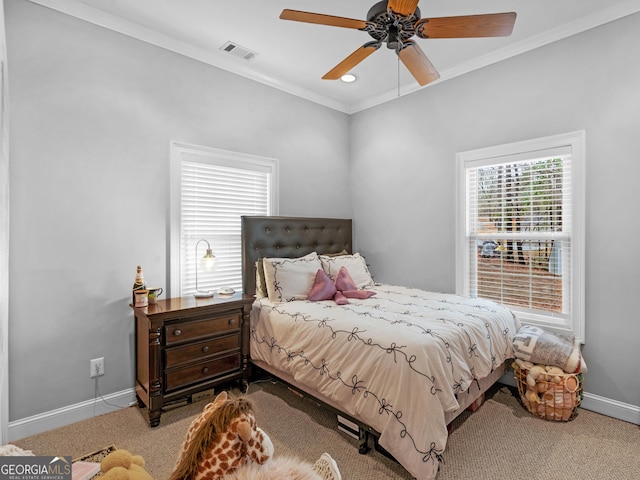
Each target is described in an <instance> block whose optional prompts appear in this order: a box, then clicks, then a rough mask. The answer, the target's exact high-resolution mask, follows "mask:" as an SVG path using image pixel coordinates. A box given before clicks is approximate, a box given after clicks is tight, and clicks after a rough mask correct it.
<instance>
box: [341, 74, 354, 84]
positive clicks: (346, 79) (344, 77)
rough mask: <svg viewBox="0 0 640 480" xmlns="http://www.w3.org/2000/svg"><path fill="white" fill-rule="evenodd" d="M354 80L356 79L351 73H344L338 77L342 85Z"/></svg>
mask: <svg viewBox="0 0 640 480" xmlns="http://www.w3.org/2000/svg"><path fill="white" fill-rule="evenodd" d="M356 78H357V77H356V76H355V75H354V74H353V73H345V74H344V75H342V76H341V77H340V80H342V81H343V82H344V83H351V82H355V81H356Z"/></svg>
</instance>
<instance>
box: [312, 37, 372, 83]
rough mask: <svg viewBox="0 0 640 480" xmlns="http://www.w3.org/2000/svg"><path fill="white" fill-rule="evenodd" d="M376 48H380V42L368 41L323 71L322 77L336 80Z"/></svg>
mask: <svg viewBox="0 0 640 480" xmlns="http://www.w3.org/2000/svg"><path fill="white" fill-rule="evenodd" d="M378 48H380V44H379V43H377V42H370V43H367V44H365V45H363V46H361V47H360V48H359V49H357V50H356V51H355V52H353V53H352V54H351V55H349V56H348V57H347V58H345V59H344V60H343V61H342V62H340V63H339V64H338V65H336V66H335V67H333V68H332V69H331V70H329V71H328V72H327V73H325V74H324V76H323V77H322V79H323V80H338V79H339V78H340V77H342V75H344V74H345V73H347V72H349V71H350V70H351V69H352V68H353V67H355V66H356V65H358V64H359V63H360V62H362V61H363V60H364V59H365V58H367V57H368V56H369V55H371V54H372V53H373V52H375V51H376V50H378Z"/></svg>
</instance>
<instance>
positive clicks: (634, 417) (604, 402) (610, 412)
mask: <svg viewBox="0 0 640 480" xmlns="http://www.w3.org/2000/svg"><path fill="white" fill-rule="evenodd" d="M499 382H500V383H504V384H505V385H509V386H511V387H515V386H516V380H515V378H513V373H506V374H504V375H503V376H502V377H501V378H500V380H499ZM580 408H584V409H585V410H590V411H592V412H596V413H599V414H601V415H606V416H607V417H611V418H616V419H618V420H622V421H625V422H629V423H633V424H635V425H640V407H636V406H635V405H629V404H628V403H622V402H618V401H617V400H611V399H610V398H605V397H601V396H599V395H594V394H593V393H588V392H584V396H583V398H582V403H581V404H580Z"/></svg>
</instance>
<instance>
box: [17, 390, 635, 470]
mask: <svg viewBox="0 0 640 480" xmlns="http://www.w3.org/2000/svg"><path fill="white" fill-rule="evenodd" d="M236 393H237V392H236ZM248 396H249V397H250V398H251V400H252V401H253V403H254V405H255V409H256V416H257V420H258V424H259V425H260V426H261V427H262V428H263V429H264V430H265V431H266V432H267V433H268V434H269V436H270V437H271V439H272V440H273V443H274V446H275V452H276V455H285V454H287V455H295V456H297V457H298V458H300V459H303V460H306V461H309V462H311V463H312V462H314V461H315V460H316V459H317V458H318V457H319V456H320V455H321V454H322V452H325V451H326V452H329V453H330V454H331V455H332V456H333V458H334V459H335V460H336V461H337V463H338V466H339V467H340V471H341V473H342V475H343V478H344V479H345V480H370V479H380V480H386V479H410V478H411V476H410V475H409V474H408V473H407V472H406V471H405V470H404V469H403V468H402V467H401V466H400V465H399V464H397V463H396V462H394V461H393V460H390V459H388V458H387V457H385V456H384V455H382V454H380V453H378V452H370V453H369V454H367V455H360V454H358V450H357V441H356V440H354V439H351V438H350V437H348V436H346V435H345V434H343V433H341V432H339V431H338V430H337V428H336V427H337V422H336V419H335V417H334V416H332V415H330V414H329V413H328V412H326V411H325V410H324V409H322V408H321V407H319V406H318V405H316V404H315V403H314V402H313V401H312V400H310V399H308V398H305V399H302V398H300V397H299V396H297V395H296V394H294V393H292V392H290V391H289V390H287V388H286V387H285V386H283V385H281V384H273V383H271V382H263V383H253V384H251V386H250V388H249V392H248ZM211 399H212V396H209V397H205V398H203V399H202V400H200V401H198V402H194V403H193V404H190V405H183V406H180V407H179V408H178V407H176V408H172V409H169V410H168V411H167V412H166V413H164V414H163V415H162V419H161V421H160V426H159V427H157V428H151V427H149V425H148V422H147V416H146V412H145V411H144V410H140V409H139V408H138V407H129V408H125V409H122V410H119V411H117V412H113V413H109V414H106V415H101V416H99V417H95V418H92V419H89V420H86V421H84V422H79V423H77V424H74V425H69V426H66V427H62V428H59V429H56V430H52V431H50V432H46V433H43V434H40V435H36V436H33V437H28V438H25V439H22V440H18V441H15V442H13V443H14V444H15V445H17V446H18V447H20V448H23V449H27V450H32V451H33V452H34V453H35V454H36V455H40V454H42V455H70V456H72V457H73V458H76V457H79V456H81V455H83V454H84V453H87V452H91V451H95V450H97V449H99V448H102V447H106V446H108V445H111V444H114V445H116V446H117V447H119V448H126V449H128V450H130V451H131V452H133V453H137V454H140V455H142V456H143V457H144V458H145V460H146V462H147V470H148V471H149V472H150V473H151V475H152V476H153V477H154V478H155V479H158V480H164V479H166V478H167V477H168V476H169V474H170V472H171V469H172V468H173V464H174V462H175V459H176V455H177V452H178V449H179V447H180V445H181V443H182V439H183V437H184V435H185V432H186V430H187V428H188V426H189V424H190V422H191V418H192V417H193V416H194V415H196V414H197V413H198V412H200V411H201V409H202V408H203V406H204V405H205V404H206V403H207V402H209V401H211ZM455 426H456V428H455V430H454V432H453V433H452V434H451V436H450V437H449V443H448V445H447V450H446V451H445V454H444V459H445V462H446V463H445V464H444V465H443V467H442V469H441V472H440V473H439V474H438V480H454V479H469V478H475V479H500V478H510V479H522V480H538V479H540V480H542V479H544V480H548V479H550V478H557V479H581V480H609V479H620V480H627V479H628V480H631V479H639V478H640V427H638V426H637V425H633V424H630V423H625V422H621V421H618V420H614V419H611V418H608V417H605V416H602V415H598V414H596V413H593V412H589V411H586V410H583V409H580V410H579V414H578V416H577V417H576V418H575V419H574V420H573V421H571V422H567V423H554V422H547V421H545V420H541V419H538V418H535V417H533V416H531V415H530V414H529V413H528V412H527V411H526V410H525V409H524V408H523V407H522V406H521V405H520V404H519V403H518V399H517V398H516V397H514V396H513V394H512V391H511V390H510V389H508V388H506V387H503V388H501V389H499V390H498V389H496V390H495V391H493V392H491V398H490V399H489V400H488V401H487V402H486V403H485V404H484V405H483V406H482V407H481V408H480V409H479V410H478V411H477V412H476V413H474V414H467V413H465V414H464V415H462V416H461V417H460V418H458V419H457V420H456V422H455Z"/></svg>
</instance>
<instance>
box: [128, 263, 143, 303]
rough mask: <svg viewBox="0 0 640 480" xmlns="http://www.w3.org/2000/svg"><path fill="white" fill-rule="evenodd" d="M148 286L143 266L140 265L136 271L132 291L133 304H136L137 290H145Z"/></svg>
mask: <svg viewBox="0 0 640 480" xmlns="http://www.w3.org/2000/svg"><path fill="white" fill-rule="evenodd" d="M146 288H147V284H146V283H145V282H144V275H143V274H142V267H141V266H140V265H138V269H137V271H136V281H135V282H133V291H132V292H131V305H135V304H136V290H144V289H146Z"/></svg>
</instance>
